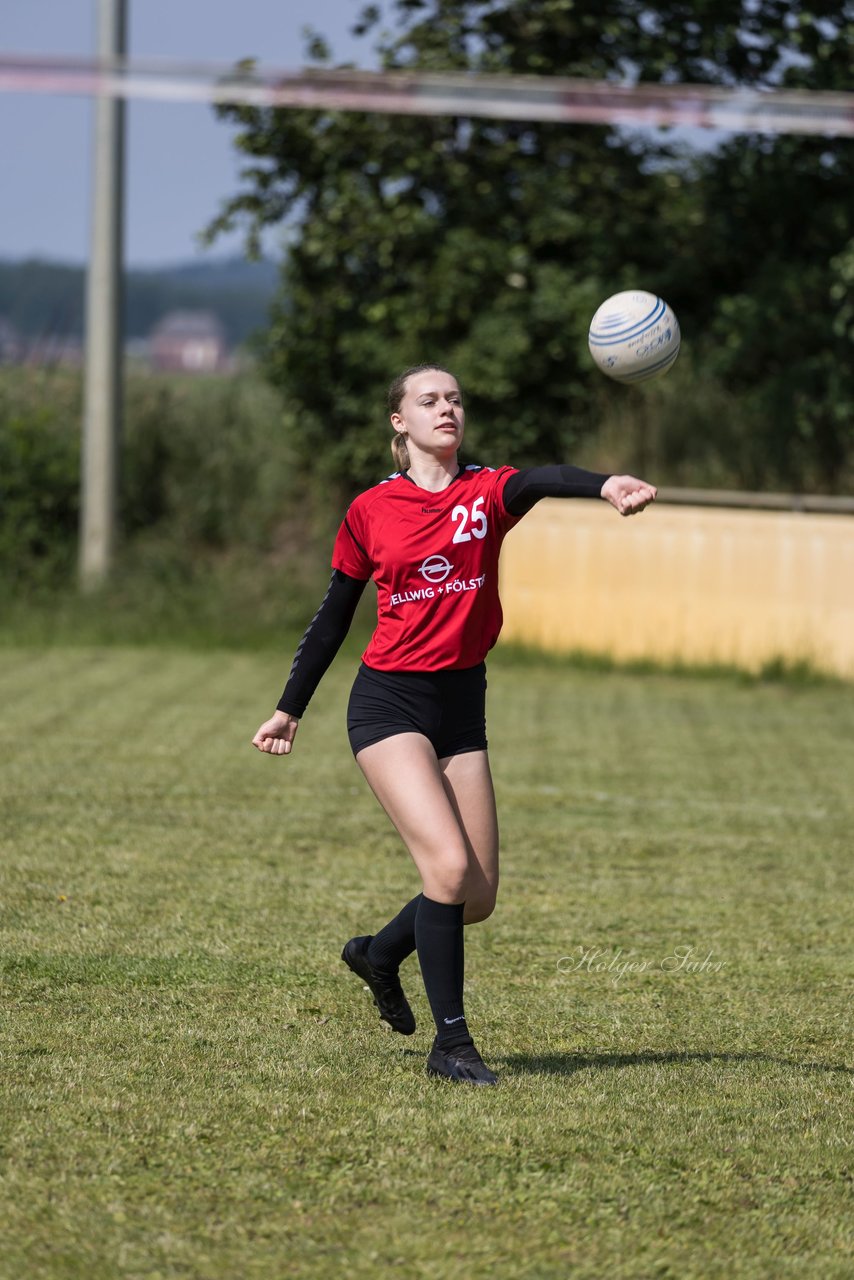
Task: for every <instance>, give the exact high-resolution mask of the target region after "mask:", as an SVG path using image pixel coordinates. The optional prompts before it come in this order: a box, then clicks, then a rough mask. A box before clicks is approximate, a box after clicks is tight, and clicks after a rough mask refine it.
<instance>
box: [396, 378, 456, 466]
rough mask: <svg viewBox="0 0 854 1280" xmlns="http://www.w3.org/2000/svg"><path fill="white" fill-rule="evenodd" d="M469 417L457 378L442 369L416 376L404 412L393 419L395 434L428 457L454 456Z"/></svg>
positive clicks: (409, 386)
mask: <svg viewBox="0 0 854 1280" xmlns="http://www.w3.org/2000/svg"><path fill="white" fill-rule="evenodd" d="M465 421H466V415H465V410H464V409H463V398H462V395H461V394H460V389H459V387H458V386H457V380H456V378H453V377H452V376H451V375H450V374H449V373H442V372H441V371H440V370H439V369H427V370H425V372H424V373H414V374H413V375H412V377H411V378H410V379H409V381H408V382H407V384H406V391H405V393H404V396H403V399H402V400H401V402H400V409H399V411H398V412H397V413H393V414H392V415H391V424H392V426H393V427H394V429H395V431H405V432H406V435H407V437H408V443H409V444H410V445H414V446H415V447H416V449H421V450H423V451H424V452H425V453H432V454H437V455H446V454H449V453H454V452H455V451H456V450H457V449H458V448H459V447H460V444H461V442H462V438H463V430H464V428H465Z"/></svg>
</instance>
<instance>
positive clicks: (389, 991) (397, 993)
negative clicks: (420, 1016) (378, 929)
mask: <svg viewBox="0 0 854 1280" xmlns="http://www.w3.org/2000/svg"><path fill="white" fill-rule="evenodd" d="M372 941H373V934H371V935H370V936H368V937H366V938H351V939H350V941H349V942H348V943H347V945H346V946H345V948H344V950H343V951H342V952H341V959H342V960H343V961H344V963H345V964H346V965H348V966H349V968H351V969H352V970H353V972H354V973H355V974H358V976H359V977H360V978H362V979H363V981H364V982H366V983H367V984H368V986H369V988H370V990H371V995H372V996H373V997H374V1004H375V1005H376V1006H377V1008H378V1009H379V1011H380V1017H381V1018H382V1019H383V1021H384V1022H387V1023H388V1025H389V1026H390V1027H391V1029H392V1030H393V1031H399V1032H400V1034H401V1035H402V1036H411V1035H412V1033H413V1031H414V1030H415V1016H414V1014H413V1012H412V1010H411V1009H410V1007H409V1003H408V1001H407V999H406V996H405V995H404V994H403V987H402V986H401V985H400V978H398V976H397V974H396V973H386V972H384V970H382V969H375V968H374V967H373V966H372V965H371V963H370V961H369V960H368V947H369V946H370V945H371V942H372Z"/></svg>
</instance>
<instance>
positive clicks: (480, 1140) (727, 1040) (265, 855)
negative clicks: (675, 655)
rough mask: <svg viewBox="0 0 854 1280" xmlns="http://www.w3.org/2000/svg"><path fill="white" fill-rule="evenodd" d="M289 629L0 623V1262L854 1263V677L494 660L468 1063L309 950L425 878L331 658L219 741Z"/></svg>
mask: <svg viewBox="0 0 854 1280" xmlns="http://www.w3.org/2000/svg"><path fill="white" fill-rule="evenodd" d="M289 657H290V655H289V653H283V655H282V656H281V658H277V657H276V656H275V655H271V654H269V653H266V654H264V653H261V654H259V653H255V654H248V653H243V654H239V653H227V652H211V653H203V654H200V653H192V652H183V653H181V652H169V651H166V650H157V649H153V648H148V649H120V648H115V649H104V650H100V649H61V648H60V649H53V650H43V651H37V652H25V651H23V650H15V649H5V650H3V651H2V652H0V705H2V731H1V732H2V774H0V805H2V809H1V810H0V837H1V838H2V839H1V843H2V853H3V861H2V926H3V937H2V953H3V961H2V970H3V972H2V978H3V982H2V996H3V1000H2V1010H3V1013H2V1054H3V1059H2V1070H3V1090H2V1117H0V1118H1V1119H2V1138H0V1240H1V1241H2V1245H0V1275H2V1276H3V1278H4V1280H6V1278H7V1277H10V1278H11V1277H14V1278H15V1280H38V1278H40V1277H63V1278H64V1277H81V1278H84V1277H85V1280H111V1278H113V1277H122V1278H125V1277H127V1278H130V1277H146V1278H148V1280H154V1278H155V1277H158V1276H159V1277H162V1278H164V1280H165V1278H167V1277H169V1278H172V1277H199V1278H204V1280H208V1278H210V1280H222V1278H232V1277H233V1278H235V1280H242V1278H244V1277H245V1278H247V1280H256V1278H257V1280H261V1278H264V1280H268V1278H273V1280H275V1278H276V1277H287V1276H300V1277H324V1278H325V1277H337V1276H347V1277H357V1278H361V1277H376V1276H391V1275H394V1276H399V1277H404V1278H406V1277H430V1278H433V1277H435V1278H436V1280H444V1278H445V1277H458V1276H459V1277H472V1278H480V1277H488V1276H498V1277H517V1276H518V1277H523V1276H524V1277H543V1278H545V1277H555V1278H557V1277H564V1276H572V1277H590V1278H591V1280H594V1278H595V1280H600V1278H602V1277H616V1278H617V1280H620V1278H623V1277H673V1278H674V1280H676V1278H677V1277H678V1278H679V1280H694V1278H697V1280H706V1278H715V1277H759V1276H763V1277H764V1276H768V1277H786V1276H804V1277H810V1278H813V1277H822V1280H830V1278H835V1277H839V1278H840V1280H841V1278H842V1277H851V1276H852V1275H854V1198H852V1173H853V1172H854V1161H852V1148H851V1134H852V1130H854V1097H852V1082H854V1074H852V1065H853V1064H852V1054H851V1039H850V1032H851V1006H852V984H851V980H852V962H851V951H850V903H851V888H852V885H851V844H852V840H851V830H852V821H853V820H854V785H852V783H854V770H852V755H854V753H853V752H852V741H854V691H853V690H852V689H851V688H850V687H845V686H833V685H827V686H821V685H816V686H812V687H811V686H803V687H798V686H795V685H792V684H786V683H777V684H768V685H767V686H766V685H762V684H758V685H757V684H753V685H750V684H746V683H743V682H739V681H738V680H736V679H727V678H725V677H722V678H719V679H705V680H703V679H694V678H689V677H676V676H666V675H629V674H625V673H622V674H621V673H603V672H600V673H597V672H594V671H587V672H584V671H580V670H577V669H573V668H571V667H561V666H559V665H558V664H554V663H549V664H546V663H536V662H530V663H524V662H511V661H509V660H508V659H506V658H504V659H502V658H501V656H500V655H498V656H496V658H495V659H494V661H493V663H492V664H491V667H490V698H491V704H490V736H491V741H492V759H493V768H494V772H495V776H496V786H497V791H498V797H499V806H500V810H501V815H502V825H503V850H504V853H503V858H504V862H503V872H504V881H503V889H502V894H501V897H500V900H499V908H498V911H497V912H496V914H495V915H494V916H493V917H492V918H491V919H490V920H488V921H487V922H485V923H483V924H480V925H477V926H473V927H472V928H471V929H469V930H467V933H466V941H467V968H468V975H469V977H468V982H467V1008H468V1013H469V1021H470V1023H471V1025H472V1026H473V1028H474V1029H475V1032H476V1036H477V1039H478V1043H479V1045H480V1047H481V1049H482V1051H483V1053H484V1056H485V1058H486V1059H487V1061H488V1062H489V1063H490V1064H491V1065H493V1066H495V1067H496V1068H497V1069H498V1070H499V1071H500V1072H501V1076H502V1080H501V1084H500V1087H499V1088H498V1089H484V1090H477V1089H472V1090H466V1089H464V1088H462V1087H455V1086H453V1085H445V1084H442V1083H439V1082H435V1081H431V1080H429V1079H427V1077H426V1076H425V1074H424V1059H425V1057H426V1053H427V1050H428V1048H429V1043H430V1039H431V1035H430V1020H429V1013H428V1008H427V1003H426V999H425V996H424V992H423V988H422V987H421V983H420V978H419V976H418V971H417V964H416V961H415V959H414V958H413V959H411V960H410V961H408V962H407V965H406V967H405V969H404V980H405V985H406V986H407V988H408V990H409V991H410V993H411V996H412V1003H413V1007H414V1009H415V1013H416V1016H417V1017H418V1019H419V1031H418V1032H417V1034H416V1035H415V1036H414V1037H412V1039H411V1040H405V1039H403V1038H401V1037H396V1036H394V1035H393V1034H392V1033H391V1032H388V1031H387V1030H385V1028H383V1027H381V1026H380V1024H379V1022H378V1021H377V1019H376V1016H375V1012H374V1010H373V1007H372V1006H371V1004H370V1001H369V998H368V996H367V994H366V993H365V992H364V991H363V990H362V989H361V988H360V986H359V983H358V982H357V981H356V979H354V978H353V976H352V975H351V974H349V973H348V972H347V971H346V970H345V969H344V966H343V965H342V964H341V962H340V960H339V958H338V957H339V952H340V949H341V946H342V944H343V942H344V941H345V940H346V939H347V938H348V937H349V936H350V935H351V934H355V933H362V932H373V931H374V929H375V928H376V927H378V926H379V925H380V924H381V923H383V922H384V920H385V919H386V918H387V917H388V916H389V915H390V914H391V913H392V912H394V911H396V910H397V909H398V907H399V906H400V905H401V904H402V902H403V901H404V900H406V899H407V898H408V897H410V896H411V895H412V894H413V893H414V892H416V891H417V888H418V885H417V882H416V879H415V876H414V872H413V870H412V869H411V867H410V865H409V863H408V859H407V857H406V855H405V854H404V853H403V851H402V849H401V847H400V846H399V844H398V840H397V837H396V836H395V835H394V833H393V832H392V830H391V828H390V827H389V826H388V824H387V822H386V820H385V818H384V817H383V815H382V814H381V812H380V811H379V809H378V808H377V807H376V804H375V801H374V800H373V798H372V797H371V796H370V795H369V793H368V792H367V789H366V787H365V785H364V783H363V782H362V780H361V776H360V775H359V773H358V771H357V769H356V766H355V765H354V763H353V761H352V759H351V757H350V755H349V751H348V747H347V743H346V739H345V735H344V729H343V717H344V704H345V699H346V691H347V688H348V685H349V681H350V679H351V675H352V671H353V667H354V663H353V661H349V662H348V661H346V660H345V659H344V658H343V657H342V658H341V659H339V661H338V662H337V663H336V665H335V667H334V668H333V670H332V671H331V672H330V674H329V676H328V677H327V679H326V681H325V683H324V685H323V687H322V688H321V690H320V693H319V694H318V695H317V698H316V701H315V703H314V704H313V706H312V708H311V710H310V712H309V714H308V715H307V717H306V719H305V722H304V724H303V725H302V726H301V728H300V733H299V736H298V739H297V744H296V750H295V753H294V755H293V756H292V757H291V758H290V759H287V760H281V759H273V758H270V757H262V756H260V755H259V754H258V753H257V752H254V751H253V750H252V748H251V747H250V745H249V739H250V737H251V735H252V733H253V732H254V730H255V728H256V727H257V724H258V723H259V722H260V720H261V719H262V718H263V717H264V716H266V715H267V714H268V712H269V710H270V708H271V706H272V705H273V704H274V702H275V699H276V697H277V696H278V693H279V691H280V688H281V685H282V683H283V680H284V676H285V674H286V668H287V665H288V662H289ZM674 957H675V958H674ZM627 964H631V965H632V966H634V967H633V968H632V969H630V970H626V969H625V967H624V966H625V965H627Z"/></svg>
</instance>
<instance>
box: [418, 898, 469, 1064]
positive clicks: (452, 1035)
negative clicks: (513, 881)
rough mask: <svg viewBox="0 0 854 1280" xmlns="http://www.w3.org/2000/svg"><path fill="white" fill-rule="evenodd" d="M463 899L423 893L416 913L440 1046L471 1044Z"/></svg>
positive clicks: (423, 973)
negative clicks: (465, 983)
mask: <svg viewBox="0 0 854 1280" xmlns="http://www.w3.org/2000/svg"><path fill="white" fill-rule="evenodd" d="M464 910H465V903H463V902H453V903H451V902H434V901H433V899H432V898H426V897H424V895H423V894H422V896H421V901H420V903H419V904H418V911H417V913H416V916H415V945H416V948H417V951H418V963H419V964H420V966H421V976H422V978H423V979H424V987H425V990H426V991H427V999H428V1000H429V1001H430V1008H431V1009H432V1011H433V1017H434V1019H435V1021H436V1043H437V1044H439V1045H441V1046H442V1048H443V1049H449V1048H453V1047H454V1046H455V1045H462V1044H470V1043H471V1034H470V1032H469V1029H468V1026H467V1025H466V1016H465V1011H464V1010H463V977H464V973H465V951H464V944H463V912H464Z"/></svg>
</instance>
